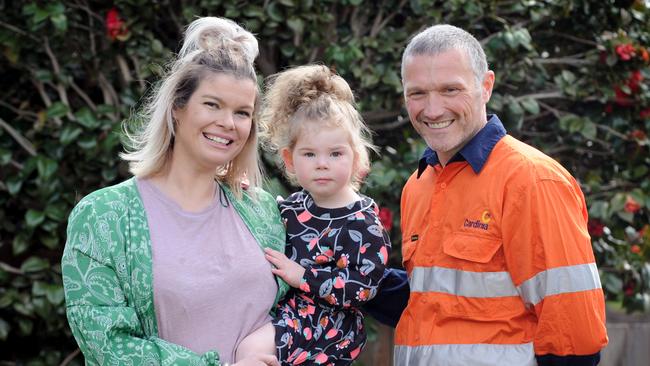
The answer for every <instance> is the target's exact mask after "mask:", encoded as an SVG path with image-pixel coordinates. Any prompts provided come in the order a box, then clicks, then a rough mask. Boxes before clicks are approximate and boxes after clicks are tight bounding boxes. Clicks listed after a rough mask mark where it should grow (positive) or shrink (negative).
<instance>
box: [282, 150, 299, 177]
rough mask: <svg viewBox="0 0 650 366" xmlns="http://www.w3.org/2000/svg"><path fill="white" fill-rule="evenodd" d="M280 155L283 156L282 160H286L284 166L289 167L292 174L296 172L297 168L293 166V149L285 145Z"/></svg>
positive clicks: (288, 169)
mask: <svg viewBox="0 0 650 366" xmlns="http://www.w3.org/2000/svg"><path fill="white" fill-rule="evenodd" d="M280 155H281V156H282V160H283V161H284V166H285V167H287V171H288V172H289V173H291V174H295V173H296V170H295V169H294V167H293V154H292V153H291V150H289V148H287V147H285V148H283V149H282V150H280Z"/></svg>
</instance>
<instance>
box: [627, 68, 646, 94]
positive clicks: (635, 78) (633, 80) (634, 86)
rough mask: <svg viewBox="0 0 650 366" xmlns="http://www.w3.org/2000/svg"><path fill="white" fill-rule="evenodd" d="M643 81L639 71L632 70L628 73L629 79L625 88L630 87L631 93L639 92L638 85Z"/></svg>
mask: <svg viewBox="0 0 650 366" xmlns="http://www.w3.org/2000/svg"><path fill="white" fill-rule="evenodd" d="M642 80H643V74H642V73H641V71H639V70H634V71H632V73H630V77H629V79H627V83H626V84H627V86H629V87H630V90H631V91H632V93H636V92H638V91H639V83H640V82H641V81H642Z"/></svg>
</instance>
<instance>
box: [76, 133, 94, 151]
mask: <svg viewBox="0 0 650 366" xmlns="http://www.w3.org/2000/svg"><path fill="white" fill-rule="evenodd" d="M77 145H79V147H80V148H82V149H84V150H90V149H93V148H95V146H97V139H96V138H95V137H94V136H84V137H82V138H80V139H79V140H77Z"/></svg>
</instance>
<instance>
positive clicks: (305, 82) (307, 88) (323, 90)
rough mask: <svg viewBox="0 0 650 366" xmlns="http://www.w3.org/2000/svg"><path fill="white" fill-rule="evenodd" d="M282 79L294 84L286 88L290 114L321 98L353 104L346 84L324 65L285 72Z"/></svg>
mask: <svg viewBox="0 0 650 366" xmlns="http://www.w3.org/2000/svg"><path fill="white" fill-rule="evenodd" d="M292 74H293V75H292ZM284 77H286V79H287V80H288V81H289V83H292V84H294V85H291V86H290V87H289V88H287V89H288V92H289V93H288V95H287V103H288V104H289V111H290V112H295V111H297V110H298V109H299V108H300V107H301V106H302V105H304V104H309V103H311V102H313V101H315V100H317V99H318V98H320V97H323V96H329V97H330V98H333V99H338V100H340V101H344V102H348V103H350V104H354V95H353V94H352V90H351V89H350V86H349V85H348V83H346V82H345V80H343V78H341V77H340V76H338V75H337V74H336V73H335V72H333V71H332V70H330V69H329V68H327V67H326V66H324V65H309V66H300V67H297V68H295V69H292V70H290V71H288V72H286V73H285V75H284Z"/></svg>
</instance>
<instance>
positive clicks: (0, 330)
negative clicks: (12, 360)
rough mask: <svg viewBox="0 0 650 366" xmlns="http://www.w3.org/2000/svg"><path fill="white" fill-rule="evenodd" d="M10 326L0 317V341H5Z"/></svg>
mask: <svg viewBox="0 0 650 366" xmlns="http://www.w3.org/2000/svg"><path fill="white" fill-rule="evenodd" d="M10 330H11V326H10V325H9V323H7V322H6V321H5V320H4V319H2V318H0V341H6V340H7V337H9V331H10Z"/></svg>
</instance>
